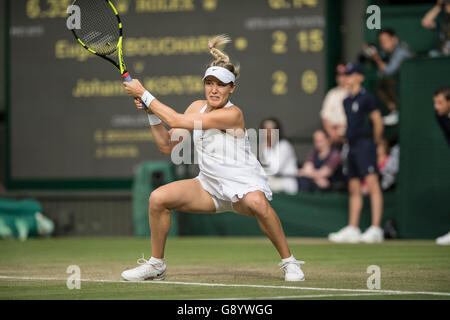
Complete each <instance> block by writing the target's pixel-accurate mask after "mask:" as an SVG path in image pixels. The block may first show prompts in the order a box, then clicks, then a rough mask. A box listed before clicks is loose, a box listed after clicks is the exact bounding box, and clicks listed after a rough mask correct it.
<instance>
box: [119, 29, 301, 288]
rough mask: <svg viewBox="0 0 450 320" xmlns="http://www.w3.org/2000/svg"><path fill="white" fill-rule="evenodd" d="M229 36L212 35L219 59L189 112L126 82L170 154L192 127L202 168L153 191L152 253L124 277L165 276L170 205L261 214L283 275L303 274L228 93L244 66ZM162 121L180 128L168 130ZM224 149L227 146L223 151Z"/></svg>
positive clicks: (297, 278) (192, 210)
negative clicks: (234, 57) (225, 47)
mask: <svg viewBox="0 0 450 320" xmlns="http://www.w3.org/2000/svg"><path fill="white" fill-rule="evenodd" d="M229 41H230V39H229V38H228V37H227V36H224V35H222V36H216V37H214V38H213V39H211V40H210V41H209V46H210V52H211V54H212V55H213V56H214V58H215V60H214V61H213V62H212V63H211V64H210V65H209V66H208V68H207V70H206V72H205V76H204V78H203V82H204V88H205V100H199V101H195V102H193V103H192V104H191V105H190V106H189V107H188V108H187V110H186V111H185V113H184V114H180V113H177V112H176V111H175V110H173V109H172V108H170V107H168V106H166V105H164V104H163V103H162V102H160V101H159V100H157V99H155V98H154V97H153V96H152V95H151V94H150V93H149V92H148V91H147V90H146V89H145V88H144V87H143V86H142V85H141V83H140V82H139V81H138V80H133V81H132V82H124V86H125V90H126V92H127V93H128V95H130V96H132V97H134V99H135V100H134V101H135V103H136V105H137V107H138V108H139V109H142V108H143V106H142V104H141V101H143V102H144V103H145V104H146V105H147V106H148V107H149V108H148V109H147V110H146V111H147V113H148V114H149V120H150V124H151V128H152V133H153V136H154V138H155V141H156V143H157V145H158V147H159V149H160V151H161V152H162V153H163V154H170V153H171V151H172V149H173V148H174V147H175V146H176V145H177V144H178V143H180V142H181V140H179V141H172V139H171V135H172V134H173V133H174V132H175V130H180V129H184V130H182V131H183V132H186V129H187V130H190V131H193V137H194V145H195V148H196V151H197V152H198V154H199V157H198V158H199V168H200V174H199V175H198V177H196V178H195V179H191V180H182V181H176V182H173V183H170V184H167V185H165V186H162V187H160V188H158V189H156V190H155V191H153V192H152V193H151V195H150V199H149V222H150V230H151V248H152V257H151V258H150V259H149V260H148V261H147V260H145V259H144V258H142V259H139V260H138V264H139V265H140V266H138V267H136V268H134V269H131V270H126V271H124V272H123V273H122V277H123V278H124V279H126V280H129V281H143V280H163V279H164V278H165V275H166V264H165V261H164V248H165V244H166V239H167V235H168V233H169V229H170V210H177V211H182V212H187V213H211V212H216V213H220V212H236V213H238V214H242V215H246V216H250V217H254V218H256V219H257V221H258V223H259V225H260V228H261V229H262V231H263V232H264V233H265V234H266V235H267V237H268V238H269V239H270V240H271V242H272V243H273V245H274V246H275V248H276V249H277V251H278V253H279V254H280V256H281V259H282V260H281V263H280V264H279V266H280V267H281V268H282V269H283V270H284V272H285V280H286V281H303V280H304V279H305V277H304V274H303V272H302V270H301V268H300V264H303V263H304V262H303V261H297V260H296V259H295V258H294V256H293V255H292V254H291V252H290V250H289V248H288V244H287V241H286V237H285V235H284V231H283V228H282V226H281V223H280V220H279V218H278V216H277V214H276V213H275V211H274V210H273V208H272V207H271V206H270V204H269V202H268V201H269V200H272V192H271V190H270V187H269V184H268V179H267V176H266V175H265V173H264V170H263V169H262V167H261V165H260V163H259V162H258V160H257V159H256V157H255V156H254V155H253V154H252V152H251V150H250V144H249V141H248V135H247V133H246V130H245V122H244V117H243V113H242V111H241V110H240V109H239V108H238V107H237V106H235V105H234V104H233V103H231V102H230V100H229V99H230V96H231V95H232V93H233V92H234V91H235V89H236V78H237V76H238V74H239V67H237V66H234V65H233V64H232V63H231V62H230V58H229V57H228V55H226V54H225V53H224V52H222V51H221V50H219V49H217V46H219V45H221V44H225V43H227V42H229ZM162 122H164V123H165V124H167V125H168V126H169V127H171V128H177V129H172V130H170V131H168V130H167V129H166V128H165V127H164V126H163V124H162ZM199 125H201V129H199ZM242 133H243V134H242ZM224 146H226V147H225V148H224ZM236 149H237V150H236ZM223 150H225V152H221V151H223Z"/></svg>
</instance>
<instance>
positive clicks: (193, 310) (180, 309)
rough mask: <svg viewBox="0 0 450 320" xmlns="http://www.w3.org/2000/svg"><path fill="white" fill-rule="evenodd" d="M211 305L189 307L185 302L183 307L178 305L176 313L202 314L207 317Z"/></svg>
mask: <svg viewBox="0 0 450 320" xmlns="http://www.w3.org/2000/svg"><path fill="white" fill-rule="evenodd" d="M210 312H211V307H189V306H188V305H187V304H185V305H184V306H183V307H178V311H177V314H195V315H203V316H205V318H208V317H209V314H210Z"/></svg>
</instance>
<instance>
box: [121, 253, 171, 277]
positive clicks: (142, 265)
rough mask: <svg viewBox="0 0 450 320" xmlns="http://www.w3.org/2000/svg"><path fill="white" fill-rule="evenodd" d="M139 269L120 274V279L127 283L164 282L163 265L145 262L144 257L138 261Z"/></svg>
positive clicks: (164, 268) (164, 271)
mask: <svg viewBox="0 0 450 320" xmlns="http://www.w3.org/2000/svg"><path fill="white" fill-rule="evenodd" d="M137 263H138V264H139V267H136V268H133V269H130V270H126V271H124V272H122V278H124V279H125V280H128V281H144V280H164V278H165V277H166V269H167V266H166V264H165V263H157V262H156V263H155V262H152V261H150V260H145V259H144V256H142V258H140V259H138V261H137Z"/></svg>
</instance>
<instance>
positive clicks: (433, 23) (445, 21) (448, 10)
mask: <svg viewBox="0 0 450 320" xmlns="http://www.w3.org/2000/svg"><path fill="white" fill-rule="evenodd" d="M422 26H423V27H424V28H426V29H430V30H434V29H438V35H439V50H432V51H431V52H430V56H433V57H435V56H441V55H443V56H450V0H438V1H437V2H436V5H435V6H434V7H433V8H431V9H430V11H428V12H427V14H426V15H425V16H424V17H423V19H422Z"/></svg>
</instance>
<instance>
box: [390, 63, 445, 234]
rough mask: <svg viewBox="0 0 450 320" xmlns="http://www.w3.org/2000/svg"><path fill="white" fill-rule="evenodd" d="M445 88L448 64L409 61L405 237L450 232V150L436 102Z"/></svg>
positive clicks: (403, 115)
mask: <svg viewBox="0 0 450 320" xmlns="http://www.w3.org/2000/svg"><path fill="white" fill-rule="evenodd" d="M444 85H447V86H449V85H450V58H442V59H416V60H410V61H408V62H406V63H405V64H404V66H403V67H402V72H401V75H400V99H401V102H400V103H401V108H402V111H401V112H400V123H401V126H400V143H401V152H400V153H401V156H400V158H401V160H400V168H401V169H400V170H401V171H400V176H399V190H398V191H399V195H398V210H399V211H398V220H399V225H400V226H401V230H400V231H401V233H402V235H404V236H405V237H411V236H414V237H424V238H427V237H434V236H436V235H437V234H439V233H440V234H444V233H446V232H448V231H449V230H450V203H449V196H450V148H449V147H448V145H447V143H446V141H445V138H444V136H443V133H442V131H441V129H440V128H439V126H438V124H437V122H436V119H435V116H434V109H433V101H432V97H433V93H434V91H435V90H436V89H437V88H439V87H441V86H444Z"/></svg>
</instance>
